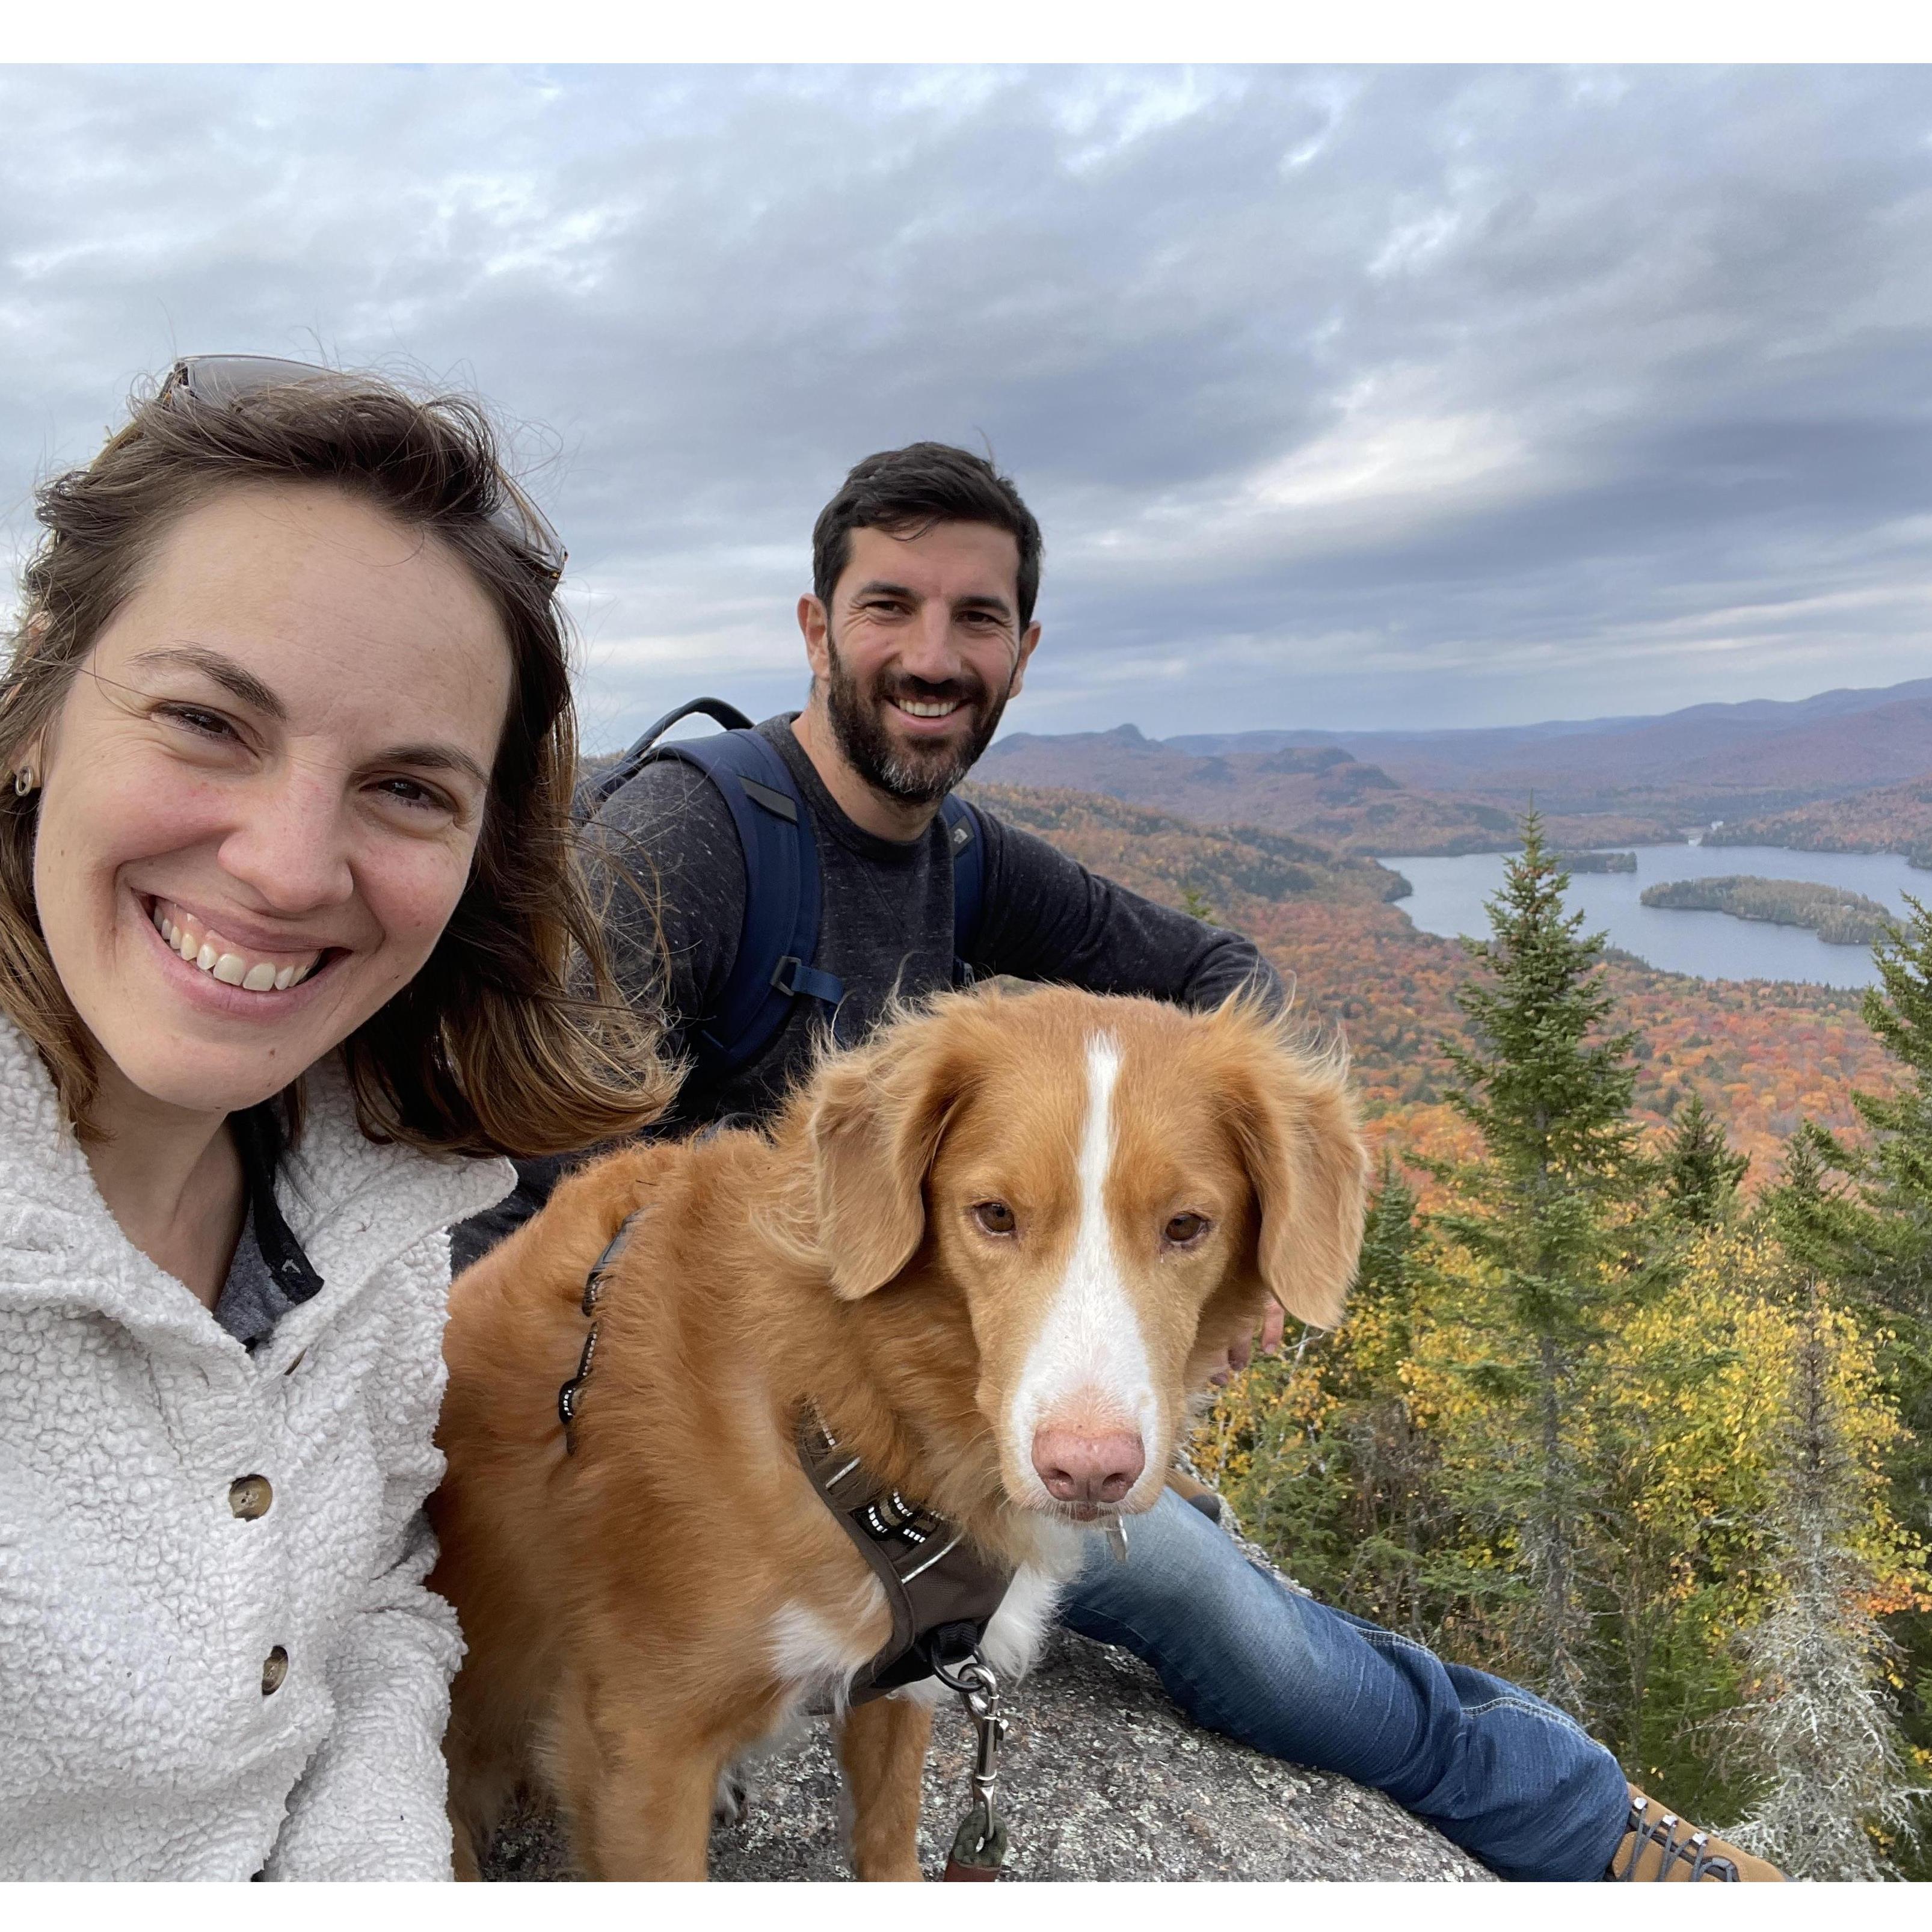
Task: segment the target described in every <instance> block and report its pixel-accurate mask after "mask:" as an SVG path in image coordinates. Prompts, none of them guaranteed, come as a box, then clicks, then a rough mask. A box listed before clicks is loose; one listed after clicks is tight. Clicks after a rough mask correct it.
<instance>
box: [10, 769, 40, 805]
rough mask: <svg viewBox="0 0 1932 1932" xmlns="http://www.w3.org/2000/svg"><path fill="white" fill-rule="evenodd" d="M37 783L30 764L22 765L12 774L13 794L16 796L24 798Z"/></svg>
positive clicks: (38, 781)
mask: <svg viewBox="0 0 1932 1932" xmlns="http://www.w3.org/2000/svg"><path fill="white" fill-rule="evenodd" d="M39 783H40V780H39V779H38V778H37V777H35V776H34V771H33V768H32V766H29V765H23V766H21V767H20V769H19V770H18V771H17V772H15V773H14V774H13V796H15V797H16V798H25V797H26V795H27V794H28V793H29V792H30V791H31V790H33V789H34V787H35V786H36V785H37V784H39Z"/></svg>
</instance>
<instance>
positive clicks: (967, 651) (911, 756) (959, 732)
mask: <svg viewBox="0 0 1932 1932" xmlns="http://www.w3.org/2000/svg"><path fill="white" fill-rule="evenodd" d="M850 544H851V548H850V556H849V559H848V561H847V563H846V565H845V568H844V571H842V572H841V574H840V576H839V579H838V583H836V584H835V586H833V588H832V607H831V610H830V611H829V613H827V612H826V611H825V610H824V609H823V606H822V605H819V604H818V603H817V599H816V598H813V599H810V600H808V603H809V604H810V605H811V607H812V609H813V610H814V611H815V612H816V613H817V621H816V622H813V621H812V620H811V616H809V615H808V617H807V622H806V644H807V649H808V652H809V654H810V655H811V665H812V671H813V674H814V677H815V678H817V679H819V680H820V682H822V683H823V687H824V691H825V698H826V715H827V717H828V718H829V721H830V724H831V726H832V733H833V735H834V736H835V738H836V739H837V741H838V748H839V750H840V751H841V752H842V753H843V754H844V757H846V759H847V760H848V761H849V762H850V763H851V765H852V766H853V769H855V770H856V771H857V772H858V773H859V775H860V776H861V777H862V778H864V779H865V781H866V783H867V784H869V785H871V786H872V787H874V788H875V789H876V790H879V791H880V792H883V793H885V794H886V795H887V796H889V797H891V798H893V799H898V800H900V801H901V802H904V803H907V804H930V803H932V802H934V801H935V800H937V799H940V798H942V797H944V796H945V794H946V793H947V792H949V791H950V790H952V788H953V787H954V786H955V785H956V784H958V783H959V781H960V780H961V779H962V778H964V777H965V775H966V774H967V772H968V771H969V770H970V769H971V768H972V766H973V764H974V761H975V760H977V758H978V757H979V756H980V753H981V752H982V751H984V750H985V749H986V747H987V745H989V743H990V742H992V736H993V733H994V731H995V729H996V728H997V727H998V724H999V721H1000V714H1001V712H1003V711H1004V709H1005V708H1006V703H1007V699H1008V698H1010V697H1012V696H1013V694H1015V693H1016V691H1019V688H1020V685H1021V682H1022V678H1023V677H1024V676H1025V670H1026V661H1027V659H1028V657H1029V656H1031V655H1032V652H1033V648H1034V645H1035V643H1037V642H1038V640H1039V637H1040V626H1039V625H1037V624H1030V625H1028V626H1026V628H1025V629H1024V630H1022V628H1021V625H1020V621H1019V544H1018V543H1017V542H1016V541H1015V540H1014V538H1013V535H1011V533H1010V532H1008V531H1006V530H1003V529H997V528H995V526H993V525H992V524H990V523H930V524H927V525H924V526H921V527H919V528H917V529H914V530H913V531H910V532H908V533H907V534H905V535H893V534H892V532H889V531H887V530H883V529H857V530H854V531H853V532H852V534H851V539H850Z"/></svg>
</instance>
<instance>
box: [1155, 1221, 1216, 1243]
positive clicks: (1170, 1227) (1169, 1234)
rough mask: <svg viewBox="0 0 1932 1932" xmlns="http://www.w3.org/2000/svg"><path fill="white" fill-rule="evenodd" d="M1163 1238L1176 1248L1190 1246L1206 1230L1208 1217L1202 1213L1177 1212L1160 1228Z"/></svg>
mask: <svg viewBox="0 0 1932 1932" xmlns="http://www.w3.org/2000/svg"><path fill="white" fill-rule="evenodd" d="M1160 1232H1161V1235H1162V1237H1163V1239H1164V1240H1166V1241H1169V1243H1171V1244H1172V1245H1173V1246H1174V1247H1177V1248H1189V1247H1193V1245H1194V1244H1195V1243H1196V1241H1199V1240H1200V1238H1201V1237H1202V1235H1205V1234H1206V1233H1207V1232H1208V1217H1207V1216H1206V1215H1205V1214H1177V1215H1175V1217H1174V1219H1173V1220H1171V1221H1170V1222H1169V1223H1168V1224H1167V1226H1166V1227H1164V1228H1163V1229H1162V1230H1161V1231H1160Z"/></svg>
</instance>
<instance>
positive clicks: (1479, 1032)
mask: <svg viewBox="0 0 1932 1932" xmlns="http://www.w3.org/2000/svg"><path fill="white" fill-rule="evenodd" d="M1569 883H1570V880H1569V874H1568V873H1567V872H1566V871H1564V869H1563V868H1562V865H1561V864H1560V863H1559V861H1558V860H1557V859H1556V857H1555V856H1554V855H1553V853H1551V852H1550V849H1549V847H1547V845H1546V844H1545V843H1544V838H1543V830H1542V826H1541V822H1540V820H1538V817H1537V815H1536V814H1535V813H1534V812H1532V813H1531V814H1529V817H1527V818H1526V820H1524V823H1523V851H1522V853H1521V855H1520V856H1518V857H1517V858H1515V859H1512V860H1511V862H1510V863H1509V865H1508V868H1507V869H1506V871H1505V875H1504V880H1503V884H1502V889H1500V890H1499V892H1498V893H1497V894H1496V897H1495V898H1493V899H1492V900H1491V901H1490V904H1489V907H1488V912H1489V919H1490V932H1491V937H1490V939H1488V940H1487V941H1472V940H1471V941H1464V942H1463V944H1464V946H1465V947H1466V950H1467V951H1468V952H1469V955H1470V956H1471V957H1472V959H1474V960H1475V961H1476V962H1478V964H1479V965H1481V966H1482V967H1484V968H1486V969H1487V971H1486V973H1485V974H1484V977H1482V978H1481V979H1479V980H1475V981H1473V982H1472V983H1468V984H1466V985H1465V986H1463V987H1462V988H1461V989H1460V990H1459V991H1458V992H1457V995H1456V1000H1457V1005H1458V1006H1459V1007H1460V1008H1461V1010H1462V1011H1463V1013H1464V1014H1465V1015H1466V1016H1467V1018H1468V1019H1469V1028H1470V1034H1471V1040H1470V1043H1469V1044H1468V1045H1467V1046H1464V1045H1461V1044H1459V1043H1456V1042H1454V1041H1449V1042H1445V1043H1444V1052H1445V1054H1446V1055H1448V1058H1449V1060H1450V1061H1451V1064H1452V1065H1453V1066H1454V1069H1455V1070H1456V1073H1457V1075H1458V1076H1460V1085H1458V1086H1457V1087H1456V1088H1454V1089H1453V1090H1452V1091H1451V1093H1450V1094H1449V1096H1448V1098H1449V1100H1450V1102H1451V1105H1452V1106H1454V1107H1455V1108H1456V1109H1457V1112H1460V1114H1461V1115H1463V1118H1465V1119H1466V1120H1467V1121H1469V1122H1470V1123H1471V1124H1472V1125H1473V1126H1474V1127H1476V1128H1477V1129H1478V1130H1479V1131H1480V1132H1481V1135H1482V1136H1483V1140H1484V1145H1485V1148H1486V1149H1487V1158H1486V1159H1485V1160H1483V1161H1481V1162H1480V1163H1476V1164H1475V1165H1473V1166H1463V1167H1460V1168H1453V1167H1445V1168H1444V1169H1441V1170H1439V1171H1440V1172H1442V1175H1443V1178H1445V1180H1448V1181H1451V1182H1452V1184H1454V1185H1455V1186H1456V1187H1457V1189H1458V1190H1459V1191H1460V1193H1461V1194H1462V1195H1463V1198H1464V1200H1465V1202H1466V1204H1467V1206H1466V1208H1464V1209H1462V1210H1459V1211H1455V1212H1452V1213H1448V1214H1443V1215H1442V1216H1441V1217H1439V1221H1440V1224H1441V1226H1442V1227H1443V1229H1445V1232H1447V1233H1448V1235H1450V1236H1451V1238H1452V1239H1453V1240H1454V1241H1455V1242H1457V1244H1459V1245H1460V1246H1461V1247H1463V1248H1464V1249H1466V1250H1467V1251H1468V1252H1469V1253H1470V1254H1471V1255H1472V1256H1473V1257H1474V1258H1475V1259H1476V1260H1477V1261H1478V1262H1479V1263H1480V1264H1481V1265H1483V1267H1484V1269H1485V1271H1487V1274H1489V1276H1490V1278H1491V1279H1493V1280H1494V1281H1495V1282H1496V1284H1497V1285H1498V1289H1499V1294H1500V1299H1501V1304H1502V1318H1503V1319H1502V1322H1501V1323H1500V1324H1499V1333H1498V1335H1497V1337H1496V1340H1497V1350H1496V1360H1494V1361H1492V1362H1491V1363H1489V1364H1485V1365H1484V1366H1483V1369H1482V1371H1481V1373H1483V1375H1484V1378H1485V1379H1486V1381H1487V1385H1488V1392H1489V1394H1490V1395H1491V1397H1493V1399H1494V1400H1496V1402H1498V1403H1499V1404H1502V1405H1504V1406H1508V1407H1513V1408H1514V1409H1516V1411H1517V1413H1518V1414H1519V1415H1520V1416H1521V1418H1522V1421H1523V1424H1525V1425H1526V1427H1524V1429H1523V1432H1522V1435H1523V1439H1525V1440H1526V1442H1527V1444H1528V1445H1529V1446H1528V1451H1527V1455H1526V1458H1525V1459H1524V1460H1523V1462H1522V1463H1520V1466H1519V1467H1518V1468H1517V1469H1516V1470H1514V1471H1510V1470H1502V1471H1499V1472H1497V1474H1496V1475H1495V1476H1493V1477H1490V1476H1478V1478H1476V1479H1475V1484H1474V1487H1473V1490H1472V1501H1475V1502H1478V1503H1486V1504H1487V1507H1488V1508H1490V1511H1492V1512H1493V1514H1495V1515H1496V1517H1498V1519H1499V1520H1504V1521H1507V1520H1509V1519H1511V1517H1514V1520H1515V1522H1516V1523H1517V1525H1519V1526H1520V1544H1521V1548H1522V1551H1523V1556H1525V1558H1526V1559H1527V1563H1528V1568H1529V1579H1528V1580H1529V1591H1528V1592H1527V1595H1526V1600H1525V1601H1523V1603H1522V1604H1520V1607H1519V1609H1518V1612H1517V1616H1516V1619H1515V1621H1516V1622H1517V1623H1518V1625H1520V1628H1521V1631H1522V1636H1523V1640H1524V1648H1525V1649H1526V1653H1527V1656H1528V1659H1529V1663H1530V1665H1531V1667H1532V1672H1533V1674H1535V1676H1538V1677H1539V1678H1540V1679H1541V1688H1544V1690H1545V1691H1547V1693H1548V1694H1550V1696H1551V1697H1553V1698H1555V1699H1556V1700H1557V1701H1558V1702H1559V1703H1563V1704H1565V1705H1567V1706H1569V1707H1570V1708H1571V1709H1574V1710H1576V1711H1578V1712H1589V1710H1590V1709H1592V1705H1593V1703H1594V1702H1595V1699H1594V1697H1593V1694H1592V1687H1591V1684H1590V1681H1589V1680H1590V1677H1591V1674H1592V1673H1591V1672H1590V1670H1589V1652H1590V1649H1591V1643H1590V1637H1591V1631H1590V1618H1589V1606H1588V1601H1587V1598H1588V1594H1589V1590H1588V1580H1587V1578H1586V1576H1585V1574H1583V1572H1584V1571H1585V1569H1586V1567H1587V1564H1586V1545H1587V1544H1589V1542H1590V1541H1592V1538H1593V1528H1592V1524H1591V1522H1590V1520H1589V1519H1590V1517H1591V1514H1592V1508H1593V1505H1594V1502H1595V1495H1594V1486H1593V1484H1592V1478H1591V1475H1590V1473H1589V1470H1588V1469H1587V1468H1586V1466H1585V1464H1584V1462H1583V1460H1582V1459H1581V1458H1580V1454H1579V1452H1578V1449H1577V1424H1578V1422H1579V1420H1580V1416H1579V1412H1580V1409H1581V1408H1582V1407H1583V1406H1584V1405H1585V1404H1586V1403H1587V1401H1588V1399H1589V1391H1588V1389H1587V1387H1586V1385H1587V1384H1588V1382H1589V1380H1590V1379H1591V1376H1592V1373H1594V1371H1595V1368H1596V1367H1598V1366H1599V1364H1600V1360H1601V1343H1602V1342H1603V1340H1604V1334H1605V1329H1604V1320H1605V1317H1606V1314H1607V1311H1608V1310H1609V1309H1610V1306H1611V1305H1612V1304H1613V1303H1615V1302H1616V1301H1619V1299H1622V1298H1626V1297H1628V1295H1630V1294H1631V1292H1633V1286H1634V1276H1633V1273H1632V1267H1631V1264H1632V1261H1633V1258H1634V1251H1633V1241H1632V1231H1631V1229H1630V1227H1629V1226H1628V1223H1629V1222H1630V1221H1631V1218H1632V1217H1631V1214H1629V1213H1628V1209H1629V1208H1630V1207H1631V1204H1632V1203H1633V1202H1635V1200H1636V1199H1637V1197H1638V1196H1640V1194H1641V1193H1642V1192H1643V1190H1644V1188H1645V1186H1646V1182H1647V1181H1648V1178H1649V1170H1648V1169H1647V1167H1646V1163H1644V1161H1643V1159H1642V1157H1641V1155H1640V1151H1639V1149H1638V1146H1637V1130H1636V1127H1635V1126H1634V1124H1633V1123H1632V1121H1631V1118H1630V1107H1631V1095H1632V1091H1633V1088H1634V1079H1635V1075H1634V1068H1633V1067H1632V1065H1631V1046H1632V1043H1633V1040H1634V1035H1633V1034H1630V1033H1628V1032H1619V1033H1613V1034H1605V1033H1604V1027H1605V1025H1606V1023H1607V1022H1608V1020H1609V1019H1610V1015H1611V1013H1612V1011H1613V1006H1614V1001H1613V996H1612V995H1611V994H1610V992H1609V990H1608V989H1607V987H1606V986H1604V982H1603V977H1602V974H1601V965H1602V962H1603V948H1604V939H1603V935H1601V934H1594V935H1589V936H1588V937H1585V936H1583V935H1582V932H1581V928H1582V926H1583V915H1582V914H1581V913H1568V912H1566V911H1565V909H1564V901H1563V895H1564V892H1565V889H1566V888H1567V887H1568V884H1569ZM1525 1344H1526V1345H1527V1346H1526V1348H1525V1346H1524V1345H1525ZM1485 1492H1487V1494H1485Z"/></svg>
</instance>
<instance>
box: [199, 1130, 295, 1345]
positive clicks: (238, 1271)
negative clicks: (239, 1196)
mask: <svg viewBox="0 0 1932 1932" xmlns="http://www.w3.org/2000/svg"><path fill="white" fill-rule="evenodd" d="M228 1126H229V1132H230V1133H232V1134H233V1136H235V1145H236V1149H237V1150H238V1151H239V1153H240V1154H241V1156H242V1184H243V1186H244V1187H245V1188H246V1189H247V1190H248V1215H247V1217H246V1218H245V1220H243V1222H242V1238H241V1239H240V1240H239V1241H237V1242H236V1244H235V1255H234V1259H233V1260H231V1261H230V1262H229V1264H228V1274H227V1277H226V1280H223V1283H222V1284H221V1292H220V1295H218V1296H217V1298H216V1299H215V1304H214V1319H215V1320H216V1321H217V1322H219V1323H220V1325H221V1326H222V1327H223V1328H225V1329H226V1330H227V1331H228V1332H229V1334H231V1335H233V1337H235V1339H236V1341H238V1342H239V1343H241V1344H242V1346H243V1347H244V1348H245V1349H253V1348H254V1346H256V1344H257V1343H259V1342H260V1341H261V1340H262V1339H263V1337H265V1336H266V1335H267V1334H269V1333H270V1332H271V1331H272V1330H273V1328H275V1324H276V1323H277V1322H279V1321H280V1320H281V1319H282V1317H283V1316H284V1315H286V1314H287V1313H288V1312H289V1310H290V1309H292V1308H294V1307H299V1305H300V1304H302V1303H303V1302H305V1301H308V1298H309V1297H310V1296H311V1295H314V1293H316V1292H317V1290H318V1289H320V1287H321V1286H322V1277H321V1276H320V1275H319V1274H317V1273H316V1271H315V1269H314V1266H313V1265H311V1262H310V1261H309V1258H308V1256H307V1255H306V1254H305V1253H303V1252H302V1244H301V1243H300V1242H299V1241H297V1240H296V1238H295V1236H294V1235H293V1233H292V1232H290V1228H289V1224H288V1223H287V1221H286V1220H284V1219H283V1218H282V1211H281V1206H280V1205H279V1204H278V1202H277V1201H276V1199H275V1174H276V1170H277V1169H278V1168H279V1167H280V1166H281V1160H282V1130H281V1121H280V1120H279V1118H278V1115H277V1113H276V1111H275V1106H274V1103H266V1104H264V1105H263V1106H260V1107H251V1109H249V1110H248V1112H246V1113H242V1114H235V1115H230V1116H229V1123H228Z"/></svg>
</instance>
